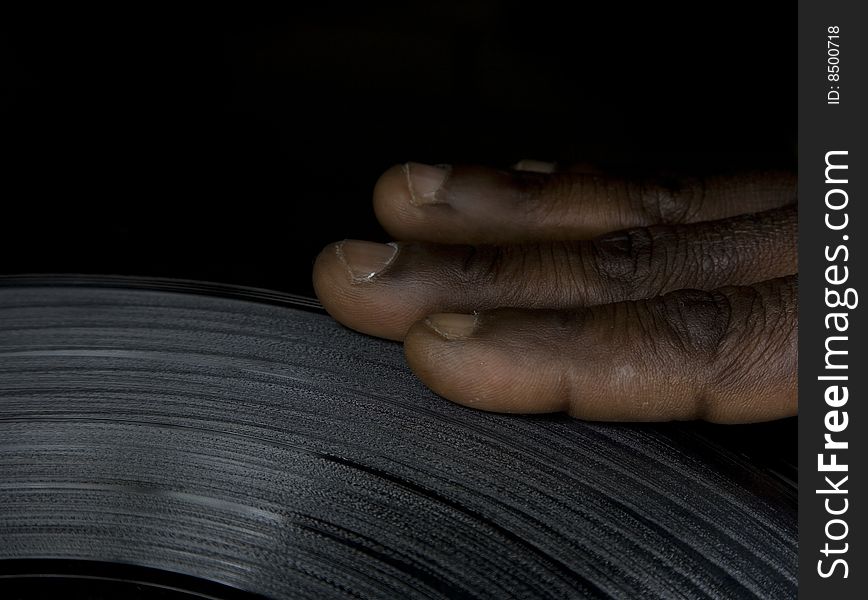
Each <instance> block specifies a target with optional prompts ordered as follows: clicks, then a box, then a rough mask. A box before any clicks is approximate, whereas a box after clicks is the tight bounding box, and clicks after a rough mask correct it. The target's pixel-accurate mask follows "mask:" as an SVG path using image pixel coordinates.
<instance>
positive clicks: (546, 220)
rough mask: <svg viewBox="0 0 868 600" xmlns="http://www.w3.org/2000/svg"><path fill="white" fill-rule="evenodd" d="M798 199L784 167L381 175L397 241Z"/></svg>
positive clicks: (666, 219) (683, 215)
mask: <svg viewBox="0 0 868 600" xmlns="http://www.w3.org/2000/svg"><path fill="white" fill-rule="evenodd" d="M795 198H796V191H795V177H793V176H792V175H789V174H785V173H763V174H751V175H742V176H732V177H716V178H708V179H692V180H681V181H676V180H666V179H657V180H639V181H630V180H625V179H619V178H607V177H603V176H600V175H596V174H588V173H571V172H565V173H557V174H541V173H532V172H520V171H498V170H493V169H486V168H482V167H460V166H456V167H451V168H450V167H432V166H428V165H421V164H417V163H408V164H406V165H401V166H396V167H393V168H392V169H390V170H388V171H387V172H386V173H385V174H384V175H383V176H382V177H380V180H379V181H378V182H377V185H376V188H375V190H374V210H375V212H376V214H377V218H378V219H379V221H380V223H381V224H382V225H383V227H385V229H386V231H388V232H389V234H390V235H392V236H393V237H394V238H395V239H398V240H417V241H428V242H438V243H448V244H474V243H512V242H522V241H539V240H570V239H587V238H591V237H594V236H596V235H600V234H602V233H606V232H609V231H615V230H619V229H626V228H629V227H639V226H648V225H656V224H682V223H693V222H697V221H708V220H713V219H721V218H725V217H731V216H735V215H739V214H743V213H749V212H759V211H763V210H768V209H771V208H777V207H780V206H784V205H786V204H790V203H792V202H794V201H795Z"/></svg>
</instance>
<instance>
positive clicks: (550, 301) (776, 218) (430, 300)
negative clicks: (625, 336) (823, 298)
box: [313, 206, 797, 339]
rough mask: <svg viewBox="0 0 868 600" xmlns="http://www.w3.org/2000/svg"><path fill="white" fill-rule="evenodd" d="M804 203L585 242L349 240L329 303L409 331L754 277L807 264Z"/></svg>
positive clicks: (383, 327)
mask: <svg viewBox="0 0 868 600" xmlns="http://www.w3.org/2000/svg"><path fill="white" fill-rule="evenodd" d="M796 246H797V215H796V208H795V206H790V207H786V208H783V209H777V210H773V211H767V212H765V213H760V214H757V215H743V216H740V217H734V218H731V219H725V220H722V221H712V222H705V223H696V224H693V225H666V226H655V227H650V228H638V229H632V230H628V231H625V232H621V233H617V234H609V235H606V236H603V237H601V238H598V239H596V240H593V241H585V242H571V243H566V242H545V243H538V244H523V245H513V246H504V247H498V246H480V247H474V246H445V245H435V244H419V243H401V244H395V245H383V244H372V243H370V242H356V241H346V242H342V243H339V244H335V245H332V246H329V247H328V248H326V249H325V250H324V251H323V252H322V253H321V254H320V256H319V258H317V261H316V264H315V265H314V273H313V278H314V287H315V289H316V293H317V296H318V297H319V298H320V300H321V301H322V303H323V305H324V306H325V308H326V309H327V310H328V311H329V313H331V314H332V316H334V317H335V318H336V319H338V320H339V321H341V322H342V323H344V324H345V325H347V326H349V327H352V328H353V329H357V330H359V331H362V332H364V333H368V334H371V335H376V336H380V337H386V338H391V339H402V338H403V337H404V334H405V333H406V331H407V330H408V329H409V327H410V326H411V325H412V324H413V323H415V322H416V321H418V320H419V319H422V318H423V317H425V316H426V315H429V314H431V313H435V312H472V311H474V310H489V309H492V308H497V307H519V308H569V307H576V306H588V305H593V304H604V303H609V302H616V301H621V300H634V299H640V298H649V297H652V296H657V295H660V294H663V293H665V292H669V291H672V290H677V289H681V288H688V287H689V288H699V289H714V288H717V287H721V286H724V285H744V284H749V283H754V282H756V281H762V280H765V279H771V278H774V277H780V276H783V275H789V274H791V273H795V272H796V271H797V260H796V255H797V248H796Z"/></svg>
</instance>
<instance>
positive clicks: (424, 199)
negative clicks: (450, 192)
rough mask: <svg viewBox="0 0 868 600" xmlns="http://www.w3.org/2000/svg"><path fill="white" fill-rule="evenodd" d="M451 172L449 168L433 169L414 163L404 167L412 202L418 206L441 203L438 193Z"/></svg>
mask: <svg viewBox="0 0 868 600" xmlns="http://www.w3.org/2000/svg"><path fill="white" fill-rule="evenodd" d="M450 170H451V169H450V168H449V167H448V166H437V167H432V166H431V165H423V164H421V163H413V162H411V163H407V164H406V165H404V172H405V173H406V174H407V186H408V187H409V188H410V202H411V203H412V204H415V205H416V206H421V205H423V204H435V203H437V202H439V201H440V200H439V199H438V198H437V192H439V191H440V188H442V187H443V183H444V182H445V181H446V178H447V177H449V172H450Z"/></svg>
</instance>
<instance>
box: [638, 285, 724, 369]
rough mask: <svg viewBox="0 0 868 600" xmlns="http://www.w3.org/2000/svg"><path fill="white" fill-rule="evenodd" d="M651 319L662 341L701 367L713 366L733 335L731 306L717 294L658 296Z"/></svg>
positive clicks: (684, 292) (697, 292)
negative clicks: (655, 324)
mask: <svg viewBox="0 0 868 600" xmlns="http://www.w3.org/2000/svg"><path fill="white" fill-rule="evenodd" d="M653 312H654V317H655V318H656V321H657V323H659V324H660V327H661V328H662V329H663V332H664V337H665V339H667V340H669V342H670V343H671V344H672V345H673V346H674V347H675V348H676V350H677V351H678V352H679V353H680V354H681V355H682V356H685V357H690V358H692V359H693V360H696V361H698V362H699V364H700V365H701V366H703V367H707V366H708V365H710V364H713V363H714V362H715V360H716V358H717V356H718V354H719V353H720V350H721V348H722V347H723V345H724V344H725V342H726V340H727V338H728V336H729V335H730V334H731V331H732V314H733V309H732V304H731V302H730V300H729V298H728V297H727V296H726V295H725V294H723V293H721V292H719V291H710V292H709V291H703V290H679V291H678V292H673V293H670V294H666V295H665V296H661V297H660V298H659V299H657V301H656V302H654V305H653Z"/></svg>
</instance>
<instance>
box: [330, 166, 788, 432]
mask: <svg viewBox="0 0 868 600" xmlns="http://www.w3.org/2000/svg"><path fill="white" fill-rule="evenodd" d="M795 197H796V179H795V177H794V176H793V175H791V174H787V173H748V174H744V175H739V176H729V177H719V178H710V179H682V180H673V179H671V178H667V179H665V180H664V179H644V180H627V179H621V178H613V177H606V176H603V175H600V174H597V173H593V172H587V171H586V170H585V172H582V171H575V170H573V171H566V172H557V173H556V172H552V168H551V167H550V166H549V165H547V164H546V163H537V162H535V161H527V162H523V163H520V164H519V165H517V168H516V169H514V170H511V171H500V170H494V169H487V168H480V167H459V166H456V167H452V168H437V167H430V166H427V165H418V164H415V163H410V164H408V165H400V166H396V167H393V168H392V169H390V170H389V171H387V172H386V173H385V174H383V175H382V177H381V178H380V180H379V181H378V182H377V185H376V188H375V191H374V210H375V211H376V214H377V218H378V219H379V221H380V223H381V224H382V225H383V227H384V228H385V229H386V231H388V232H389V234H390V235H392V236H393V237H394V239H396V240H401V241H400V242H398V243H396V244H392V245H383V244H374V243H372V242H360V241H356V240H345V241H344V242H338V243H336V244H332V245H330V246H328V247H326V248H325V249H324V250H323V251H322V253H321V254H320V255H319V257H318V258H317V261H316V264H315V266H314V273H313V279H314V286H315V289H316V292H317V295H318V296H319V298H320V300H321V301H322V303H323V305H324V306H325V307H326V309H327V310H328V311H329V313H330V314H331V315H332V316H334V317H335V318H336V319H337V320H339V321H340V322H342V323H343V324H344V325H346V326H348V327H351V328H353V329H356V330H358V331H361V332H364V333H367V334H370V335H375V336H378V337H383V338H388V339H394V340H403V341H404V348H405V353H406V356H407V361H408V363H409V365H410V368H411V369H412V370H413V371H414V372H415V373H416V374H417V375H418V376H419V378H420V379H421V380H422V381H423V382H424V383H425V384H426V385H428V386H429V387H430V388H431V389H433V390H434V391H435V392H437V393H439V394H441V395H442V396H444V397H446V398H448V399H450V400H453V401H455V402H458V403H460V404H464V405H467V406H472V407H474V408H479V409H483V410H491V411H499V412H516V413H539V412H555V411H566V412H568V413H569V414H571V415H573V416H575V417H579V418H583V419H591V420H614V421H666V420H688V419H704V420H708V421H713V422H718V423H747V422H755V421H766V420H770V419H777V418H782V417H787V416H791V415H795V414H796V413H797V407H798V403H797V387H796V369H797V337H798V336H797V334H798V327H797V275H796V273H797V260H796V258H797V253H796V241H797V216H796V205H795Z"/></svg>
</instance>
